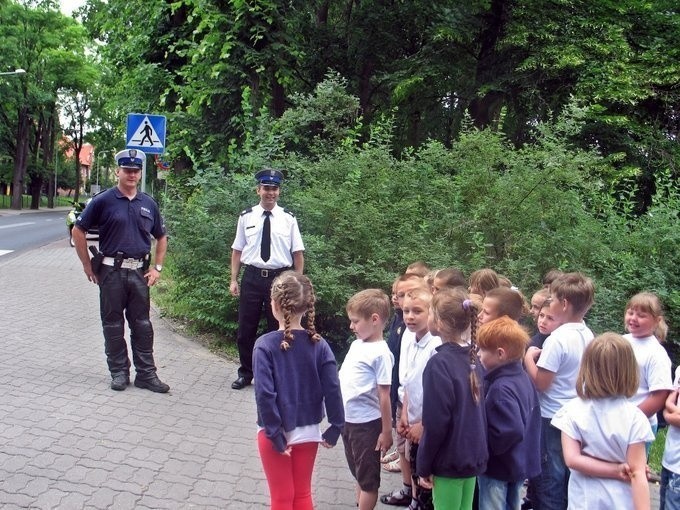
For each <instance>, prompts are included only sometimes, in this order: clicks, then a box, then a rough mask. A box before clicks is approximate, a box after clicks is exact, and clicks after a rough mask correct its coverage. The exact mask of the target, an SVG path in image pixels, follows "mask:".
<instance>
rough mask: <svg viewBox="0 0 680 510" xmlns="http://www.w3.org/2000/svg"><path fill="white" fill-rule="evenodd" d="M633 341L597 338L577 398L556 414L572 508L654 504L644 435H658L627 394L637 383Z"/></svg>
mask: <svg viewBox="0 0 680 510" xmlns="http://www.w3.org/2000/svg"><path fill="white" fill-rule="evenodd" d="M638 379H639V376H638V368H637V363H636V361H635V354H634V353H633V349H632V347H631V346H630V343H629V342H628V341H627V340H625V339H624V338H623V337H622V336H621V335H618V334H616V333H604V334H602V335H600V336H598V337H597V338H596V339H595V340H593V341H592V342H591V343H590V344H589V345H588V347H586V350H585V352H584V354H583V359H582V362H581V368H580V369H579V373H578V377H577V379H576V392H577V393H578V397H579V398H575V399H574V400H572V401H570V402H569V403H567V404H566V405H565V406H564V407H562V408H561V409H560V410H559V411H558V412H557V413H556V414H555V417H554V418H553V419H552V424H553V426H555V427H557V428H558V429H560V430H561V431H562V448H563V452H564V461H565V463H566V465H567V466H568V467H569V469H570V471H571V476H570V477H569V488H568V500H569V506H568V508H569V509H578V508H583V509H590V508H612V509H613V508H631V502H632V505H633V506H632V508H634V509H635V510H641V509H644V510H648V509H649V508H650V499H649V486H648V484H647V473H646V469H647V456H646V454H645V441H650V440H652V439H653V438H654V434H653V433H652V429H651V427H650V426H649V422H648V421H647V418H646V416H645V415H644V413H643V412H642V411H640V409H639V408H638V407H636V406H635V405H634V404H632V403H631V402H630V401H629V400H628V399H629V398H630V397H631V396H633V395H634V394H635V391H636V390H637V387H638Z"/></svg>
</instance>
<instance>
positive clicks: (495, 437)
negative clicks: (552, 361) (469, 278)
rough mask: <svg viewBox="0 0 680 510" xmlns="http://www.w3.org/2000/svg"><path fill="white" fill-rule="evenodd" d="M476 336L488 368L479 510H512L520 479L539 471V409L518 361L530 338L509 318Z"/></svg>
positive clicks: (532, 389) (485, 328) (481, 358)
mask: <svg viewBox="0 0 680 510" xmlns="http://www.w3.org/2000/svg"><path fill="white" fill-rule="evenodd" d="M477 335H478V336H477V343H478V345H479V358H480V361H481V362H482V365H483V366H484V368H485V369H486V370H487V373H486V376H485V377H484V382H485V399H484V403H485V408H486V420H487V443H488V447H489V462H488V464H487V470H486V472H485V473H484V475H483V476H480V477H479V478H478V484H479V509H480V510H503V509H508V510H510V509H516V508H519V505H520V491H521V489H522V486H523V484H524V480H526V479H527V478H531V477H534V476H536V475H537V474H538V473H540V471H541V459H540V438H541V408H540V404H539V400H538V393H537V391H536V388H535V387H534V384H533V383H532V382H531V379H530V378H529V376H528V375H527V373H526V372H525V371H524V369H523V368H522V361H521V360H522V358H523V356H524V351H525V349H526V347H527V345H528V344H529V335H528V334H527V333H526V331H525V330H524V329H523V328H522V327H521V326H520V325H519V324H518V323H517V322H516V321H514V320H512V319H510V318H509V317H500V318H498V319H495V320H493V321H491V322H489V323H487V324H484V325H483V326H482V327H481V328H480V329H479V332H478V334H477Z"/></svg>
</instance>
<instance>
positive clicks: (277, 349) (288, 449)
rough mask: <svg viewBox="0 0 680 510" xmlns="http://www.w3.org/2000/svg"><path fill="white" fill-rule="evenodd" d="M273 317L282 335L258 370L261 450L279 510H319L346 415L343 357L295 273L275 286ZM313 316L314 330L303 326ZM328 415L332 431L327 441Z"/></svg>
mask: <svg viewBox="0 0 680 510" xmlns="http://www.w3.org/2000/svg"><path fill="white" fill-rule="evenodd" d="M271 298H272V312H273V314H274V317H276V319H277V320H278V321H279V329H278V330H277V331H272V332H270V333H267V334H265V335H262V336H261V337H260V338H258V339H257V341H256V342H255V347H254V350H253V369H254V374H255V379H254V381H255V401H256V402H257V424H258V426H259V429H260V430H259V432H258V434H257V444H258V449H259V452H260V458H261V460H262V467H263V468H264V473H265V476H266V477H267V483H268V485H269V492H270V495H271V509H272V510H285V509H292V508H296V509H302V508H312V492H311V480H312V471H313V469H314V461H315V459H316V454H317V450H318V447H319V443H321V444H322V445H323V446H325V447H327V448H330V447H332V446H334V445H335V444H336V442H337V440H338V437H339V436H340V431H341V429H342V427H343V423H344V411H343V407H342V396H341V394H340V383H339V381H338V371H337V365H336V362H335V356H334V355H333V352H332V351H331V349H330V347H329V346H328V344H327V343H326V341H325V340H324V339H323V338H321V337H320V336H319V334H318V333H317V332H316V331H315V329H314V302H315V296H314V289H313V288H312V284H311V282H310V281H309V279H308V278H307V277H306V276H304V275H301V274H299V273H296V272H294V271H286V272H284V273H281V274H280V275H279V276H278V277H277V278H276V279H275V280H274V283H273V284H272V290H271ZM305 314H307V324H308V329H307V330H305V329H304V328H303V327H302V325H301V321H302V317H303V316H304V315H305ZM324 408H325V410H326V415H327V417H328V422H329V423H330V427H329V428H328V429H327V430H326V431H325V432H324V433H323V434H322V433H321V425H320V424H321V421H322V419H323V417H324Z"/></svg>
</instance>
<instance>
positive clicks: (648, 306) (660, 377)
mask: <svg viewBox="0 0 680 510" xmlns="http://www.w3.org/2000/svg"><path fill="white" fill-rule="evenodd" d="M623 322H624V325H625V327H626V331H628V334H627V335H624V336H623V337H624V338H625V339H626V340H628V341H629V342H630V345H631V346H632V347H633V351H634V352H635V359H636V360H637V363H638V367H639V370H640V386H639V387H638V389H637V393H636V394H635V395H634V396H633V397H632V399H631V401H632V402H633V404H635V405H636V406H638V407H639V408H640V410H641V411H642V412H643V413H645V415H646V416H647V417H648V418H649V423H650V425H651V426H652V430H653V431H654V432H655V433H656V428H657V423H658V420H657V418H656V413H658V412H659V411H661V410H662V409H663V408H664V404H665V402H666V398H667V397H668V394H669V393H670V392H671V390H672V389H673V380H672V377H673V373H672V371H671V359H670V358H669V357H668V354H667V353H666V350H665V349H664V348H663V347H662V345H661V342H663V341H664V340H665V339H666V333H667V332H668V326H667V325H666V321H665V320H664V316H663V309H662V307H661V301H660V300H659V298H658V297H657V296H656V294H652V293H651V292H641V293H639V294H636V295H634V296H633V297H632V298H630V300H629V301H628V304H627V305H626V313H625V315H624V318H623Z"/></svg>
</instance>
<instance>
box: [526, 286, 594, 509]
mask: <svg viewBox="0 0 680 510" xmlns="http://www.w3.org/2000/svg"><path fill="white" fill-rule="evenodd" d="M594 294H595V289H594V286H593V282H592V280H591V279H590V278H588V277H586V276H584V275H583V274H581V273H565V274H562V275H561V276H559V277H558V278H557V279H555V280H554V281H553V282H552V284H551V285H550V306H549V308H548V311H549V312H550V314H551V315H552V316H553V317H554V319H555V320H556V321H557V322H559V323H561V324H562V325H561V326H560V327H558V328H557V329H556V330H555V331H553V332H552V334H551V335H550V336H549V337H548V338H546V340H545V343H544V344H543V348H542V349H539V348H538V347H529V349H528V350H527V353H526V355H525V356H524V366H525V368H526V371H527V373H528V374H529V377H531V379H532V380H533V382H534V385H535V386H536V389H537V390H538V391H539V396H540V401H541V422H542V423H541V431H542V433H541V459H542V461H543V462H542V466H541V474H540V475H539V476H537V477H535V478H534V479H532V480H531V486H532V495H531V500H532V502H535V503H536V504H537V505H538V507H539V508H566V507H567V484H568V482H569V469H567V466H566V465H565V463H564V458H563V456H562V439H561V431H560V430H559V429H557V428H555V427H553V426H552V425H551V423H550V421H551V420H552V417H553V416H554V415H555V413H556V412H557V411H558V410H559V409H560V408H561V407H562V406H563V405H564V404H566V403H567V402H569V401H570V400H571V399H573V398H576V396H577V395H576V376H577V375H578V370H579V366H580V364H581V357H582V355H583V351H585V348H586V346H587V345H588V344H589V343H590V342H591V341H592V340H593V337H594V336H593V332H592V331H591V330H590V329H589V328H588V326H586V324H585V322H584V321H583V318H584V317H585V315H586V313H587V312H588V310H590V307H591V306H592V304H593V297H594ZM539 356H540V357H539Z"/></svg>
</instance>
